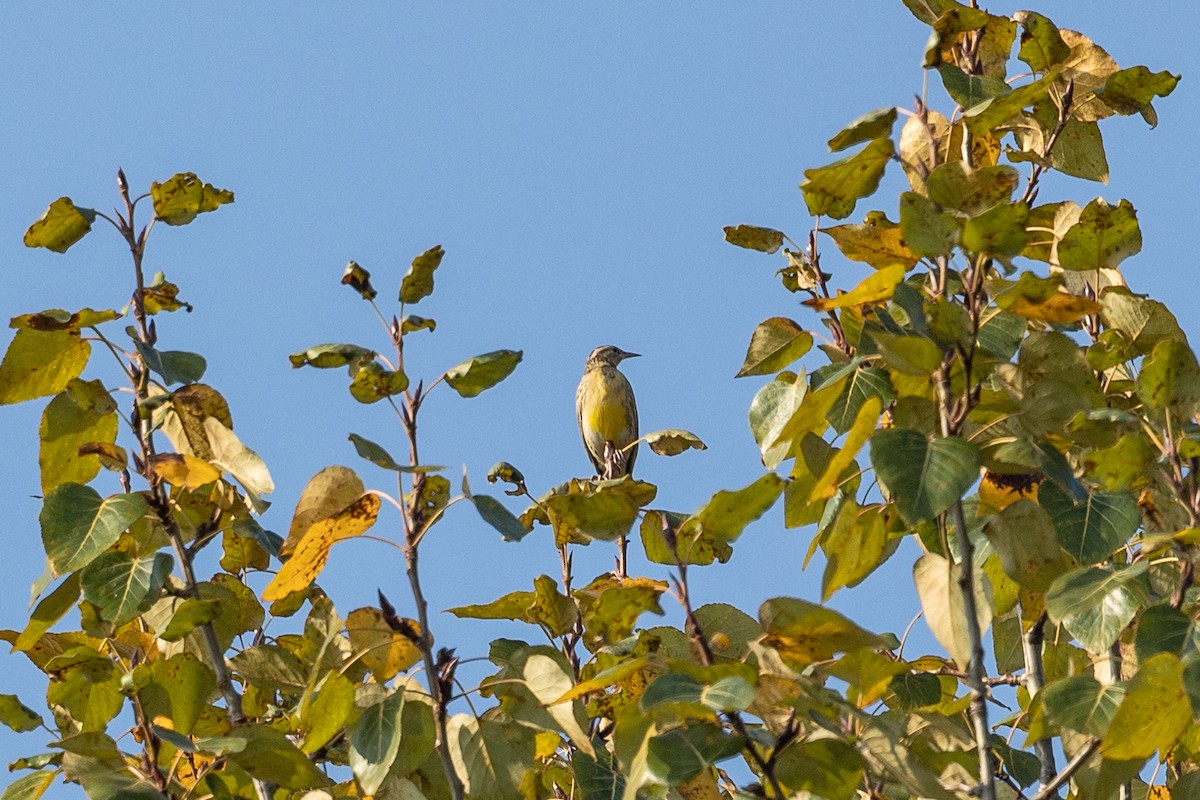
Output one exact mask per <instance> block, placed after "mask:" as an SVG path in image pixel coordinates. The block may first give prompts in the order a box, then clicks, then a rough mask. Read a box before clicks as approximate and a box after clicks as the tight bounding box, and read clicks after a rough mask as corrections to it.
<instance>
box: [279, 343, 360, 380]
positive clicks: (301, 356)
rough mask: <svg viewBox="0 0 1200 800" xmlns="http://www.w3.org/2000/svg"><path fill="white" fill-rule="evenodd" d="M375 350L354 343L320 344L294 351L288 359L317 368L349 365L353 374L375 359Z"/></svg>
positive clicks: (296, 363) (296, 364)
mask: <svg viewBox="0 0 1200 800" xmlns="http://www.w3.org/2000/svg"><path fill="white" fill-rule="evenodd" d="M375 355H376V353H375V351H374V350H368V349H367V348H365V347H359V346H358V345H354V344H319V345H316V346H315V347H310V348H308V349H307V350H301V351H300V352H299V353H292V354H291V355H290V356H288V360H289V361H291V362H292V366H293V367H297V368H298V367H303V366H305V365H307V366H310V367H316V368H317V369H334V368H336V367H347V368H348V369H349V370H350V375H351V376H353V375H354V374H355V373H357V372H358V371H359V370H360V369H362V368H363V367H364V366H366V365H367V364H369V363H371V362H373V361H374V360H375Z"/></svg>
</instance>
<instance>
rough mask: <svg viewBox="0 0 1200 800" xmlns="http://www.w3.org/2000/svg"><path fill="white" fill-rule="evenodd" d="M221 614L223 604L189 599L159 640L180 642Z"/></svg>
mask: <svg viewBox="0 0 1200 800" xmlns="http://www.w3.org/2000/svg"><path fill="white" fill-rule="evenodd" d="M220 613H221V604H220V603H219V602H218V601H216V600H197V599H196V598H195V597H189V598H187V599H186V600H184V601H183V602H182V603H180V604H179V607H178V608H176V609H175V613H174V614H172V615H171V621H170V622H168V623H167V627H165V628H163V630H162V632H161V633H160V634H159V635H158V638H160V639H162V640H163V641H164V642H178V641H179V640H180V639H182V638H183V637H185V636H187V635H188V634H189V633H191V632H192V631H193V630H195V629H196V627H197V626H199V625H203V624H204V623H206V622H212V621H213V620H214V619H216V618H217V617H218V616H219V615H220Z"/></svg>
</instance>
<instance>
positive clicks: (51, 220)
mask: <svg viewBox="0 0 1200 800" xmlns="http://www.w3.org/2000/svg"><path fill="white" fill-rule="evenodd" d="M95 221H96V212H95V211H93V210H92V209H90V208H80V207H78V206H77V205H75V204H74V203H72V202H71V198H69V197H60V198H58V199H57V200H55V201H54V202H53V203H51V204H50V207H49V208H47V209H46V213H44V214H42V216H41V219H39V220H38V221H37V222H35V223H33V224H32V225H30V226H29V230H27V231H25V246H26V247H44V248H46V249H47V250H53V251H54V252H56V253H65V252H67V248H69V247H70V246H71V245H73V244H75V243H76V242H78V241H79V240H80V239H82V238H83V237H84V236H86V235H87V232H88V231H90V230H91V229H92V223H93V222H95Z"/></svg>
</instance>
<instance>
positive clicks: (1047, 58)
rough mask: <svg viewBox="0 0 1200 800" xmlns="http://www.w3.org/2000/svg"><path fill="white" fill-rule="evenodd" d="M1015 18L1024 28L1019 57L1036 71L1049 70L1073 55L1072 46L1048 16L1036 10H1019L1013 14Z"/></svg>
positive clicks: (1018, 52)
mask: <svg viewBox="0 0 1200 800" xmlns="http://www.w3.org/2000/svg"><path fill="white" fill-rule="evenodd" d="M1013 19H1014V20H1015V21H1016V22H1017V23H1018V24H1019V25H1020V26H1021V28H1022V32H1021V49H1020V50H1019V51H1017V58H1019V59H1021V60H1022V61H1024V62H1025V63H1026V64H1028V65H1029V68H1030V69H1032V70H1033V71H1034V72H1049V71H1050V69H1051V68H1053V67H1056V66H1058V65H1060V64H1062V63H1063V62H1064V61H1066V60H1067V57H1068V56H1070V55H1071V48H1070V47H1068V46H1067V43H1066V42H1064V41H1063V38H1062V36H1061V35H1060V34H1059V32H1058V28H1057V27H1056V26H1055V24H1054V23H1053V22H1051V21H1050V20H1049V19H1048V18H1046V17H1044V16H1042V15H1041V14H1038V13H1037V12H1034V11H1018V12H1017V13H1015V14H1013Z"/></svg>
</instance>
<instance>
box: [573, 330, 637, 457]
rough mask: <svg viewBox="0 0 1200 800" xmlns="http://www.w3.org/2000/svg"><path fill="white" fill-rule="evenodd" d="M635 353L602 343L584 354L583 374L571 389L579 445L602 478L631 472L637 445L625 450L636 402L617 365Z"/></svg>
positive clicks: (634, 419) (632, 435) (631, 433)
mask: <svg viewBox="0 0 1200 800" xmlns="http://www.w3.org/2000/svg"><path fill="white" fill-rule="evenodd" d="M637 355H638V353H627V352H625V351H624V350H622V349H621V348H619V347H614V346H613V345H611V344H606V345H602V346H600V347H597V348H596V349H595V350H593V351H592V354H591V355H590V356H588V359H587V364H586V365H585V366H584V369H583V378H582V379H581V380H580V381H579V389H578V390H577V391H576V392H575V412H576V414H577V415H578V417H579V433H580V435H581V436H583V447H584V449H585V450H587V454H588V458H589V459H591V461H592V464H593V465H594V466H595V467H596V476H597V477H599V478H602V479H605V480H611V479H614V478H621V477H624V476H626V475H630V474H632V473H633V462H634V461H635V460H636V458H637V446H636V445H635V446H633V447H631V448H629V449H628V450H625V448H626V447H627V446H629V445H630V444H631V443H633V442H634V441H636V440H637V438H638V414H637V402H636V401H635V400H634V397H633V387H632V386H630V385H629V381H628V380H627V379H626V378H625V376H624V375H622V374H621V372H620V371H619V370H618V369H617V365H618V364H620V363H621V362H622V361H624V360H625V359H627V358H634V357H636V356H637Z"/></svg>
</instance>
